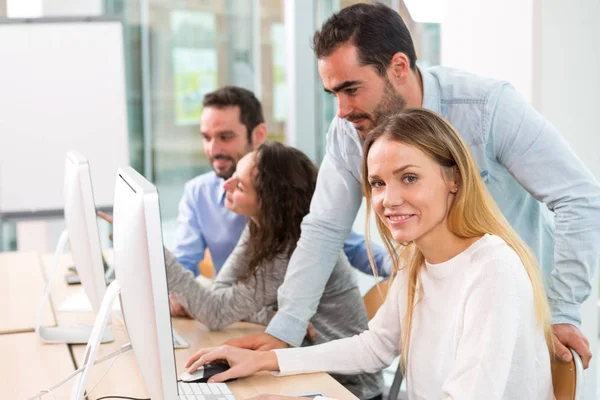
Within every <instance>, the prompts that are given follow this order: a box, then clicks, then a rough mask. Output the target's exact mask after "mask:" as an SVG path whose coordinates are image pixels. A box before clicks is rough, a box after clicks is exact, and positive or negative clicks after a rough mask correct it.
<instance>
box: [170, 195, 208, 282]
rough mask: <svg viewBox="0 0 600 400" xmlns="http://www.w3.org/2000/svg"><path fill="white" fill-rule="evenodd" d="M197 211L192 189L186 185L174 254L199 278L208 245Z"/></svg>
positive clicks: (178, 219)
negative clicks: (200, 264) (201, 263)
mask: <svg viewBox="0 0 600 400" xmlns="http://www.w3.org/2000/svg"><path fill="white" fill-rule="evenodd" d="M195 210H196V204H195V200H194V196H193V194H192V190H191V187H189V186H188V185H186V187H185V189H184V192H183V196H182V197H181V201H180V202H179V214H177V230H176V232H175V248H174V249H173V254H174V255H175V257H177V261H179V263H180V264H181V266H182V267H183V268H185V269H187V270H188V271H191V272H193V273H194V276H198V274H200V270H199V269H198V263H199V262H200V261H202V260H203V259H204V251H205V250H206V243H205V241H204V235H203V234H202V227H201V226H200V221H199V218H198V216H197V215H196V211H195Z"/></svg>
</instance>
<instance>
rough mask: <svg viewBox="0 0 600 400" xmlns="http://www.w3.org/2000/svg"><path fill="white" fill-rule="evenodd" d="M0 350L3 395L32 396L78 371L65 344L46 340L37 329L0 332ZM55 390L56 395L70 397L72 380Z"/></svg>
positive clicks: (10, 396) (15, 397)
mask: <svg viewBox="0 0 600 400" xmlns="http://www.w3.org/2000/svg"><path fill="white" fill-rule="evenodd" d="M0 354H1V355H2V362H0V371H1V375H2V384H0V398H1V399H26V398H29V397H31V396H33V395H35V394H36V393H38V392H39V391H40V390H43V389H46V388H48V387H49V386H51V385H53V384H54V383H56V382H59V381H60V380H62V379H63V378H66V377H67V376H68V375H69V373H71V372H73V371H75V366H74V365H73V360H72V359H71V354H70V353H69V349H68V347H67V345H66V344H43V343H41V342H40V341H39V340H38V338H37V336H36V335H35V333H34V332H27V333H13V334H6V335H0ZM52 393H53V394H54V395H55V396H56V398H57V399H65V398H69V394H70V393H71V384H69V383H67V384H65V385H63V386H61V387H60V388H58V389H56V391H54V392H52ZM43 398H44V399H46V398H48V399H51V398H52V395H46V396H44V397H43Z"/></svg>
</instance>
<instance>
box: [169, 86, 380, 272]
mask: <svg viewBox="0 0 600 400" xmlns="http://www.w3.org/2000/svg"><path fill="white" fill-rule="evenodd" d="M203 105H204V109H203V111H202V116H201V118H200V133H201V134H202V144H203V146H204V153H205V154H206V158H207V160H208V161H209V162H210V165H211V166H212V168H213V171H211V172H208V173H206V174H203V175H200V176H197V177H195V178H194V179H192V180H190V181H189V182H187V183H186V185H185V189H184V192H183V196H182V198H181V201H180V203H179V215H178V217H177V232H176V238H175V242H176V246H175V249H174V250H173V253H174V255H175V256H176V257H177V260H178V261H179V262H180V263H181V265H182V266H183V267H184V268H186V269H188V270H190V271H192V272H193V273H194V274H195V275H198V274H199V270H198V262H200V261H202V260H203V259H204V253H205V251H206V249H209V250H210V254H211V256H212V261H213V265H214V268H215V273H218V272H219V270H220V269H221V267H222V266H223V264H224V263H225V260H226V259H227V257H228V256H229V254H230V253H231V251H232V250H233V248H234V247H235V245H236V244H237V242H238V240H239V238H240V235H241V233H242V230H243V229H244V226H245V225H246V218H245V217H243V216H241V215H237V214H235V213H234V212H232V211H229V210H228V209H227V208H226V207H225V203H224V201H225V190H224V189H223V182H224V180H225V179H228V178H229V177H231V175H233V173H234V172H235V167H236V165H237V162H238V161H239V160H240V159H241V158H242V157H243V156H244V155H245V154H246V153H248V152H250V151H252V150H254V149H256V148H257V147H258V146H260V144H261V143H263V142H264V141H265V140H266V138H267V127H266V125H265V122H264V121H265V120H264V117H263V112H262V106H261V104H260V102H259V101H258V99H257V98H256V97H255V96H254V94H252V92H250V91H248V90H246V89H243V88H239V87H223V88H221V89H218V90H216V91H214V92H212V93H209V94H207V95H206V96H205V97H204V100H203ZM372 250H373V256H374V259H375V263H376V264H377V267H378V273H379V274H380V275H383V276H387V275H388V274H389V263H387V265H386V266H385V267H384V264H386V259H387V258H388V255H387V252H386V251H385V249H384V248H383V247H380V246H372ZM344 252H345V253H346V256H347V257H348V259H349V261H350V263H351V264H352V265H353V266H354V267H356V268H358V269H359V270H361V271H363V272H366V273H372V272H371V267H370V264H369V260H368V256H367V250H366V244H365V239H364V237H363V236H362V235H359V234H357V233H354V232H351V233H350V236H349V237H348V238H347V240H346V241H345V243H344Z"/></svg>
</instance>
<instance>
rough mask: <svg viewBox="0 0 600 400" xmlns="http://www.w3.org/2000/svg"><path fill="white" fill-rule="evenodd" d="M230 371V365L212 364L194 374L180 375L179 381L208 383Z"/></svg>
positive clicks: (202, 367) (222, 363) (223, 363)
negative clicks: (211, 379)
mask: <svg viewBox="0 0 600 400" xmlns="http://www.w3.org/2000/svg"><path fill="white" fill-rule="evenodd" d="M228 369H229V364H227V363H226V362H211V363H208V364H204V365H202V366H201V367H200V368H198V369H197V370H196V371H195V372H193V373H191V374H190V373H188V372H184V373H183V374H181V375H179V379H181V381H183V382H206V381H208V379H209V378H210V377H211V376H213V375H216V374H220V373H221V372H225V371H227V370H228Z"/></svg>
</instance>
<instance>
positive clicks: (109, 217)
mask: <svg viewBox="0 0 600 400" xmlns="http://www.w3.org/2000/svg"><path fill="white" fill-rule="evenodd" d="M96 214H98V216H99V217H100V218H102V219H103V220H105V221H106V222H108V223H109V224H111V225H112V224H113V216H112V215H110V214H107V213H105V212H102V211H96ZM108 238H109V239H110V240H113V234H112V233H111V234H110V235H108Z"/></svg>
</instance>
